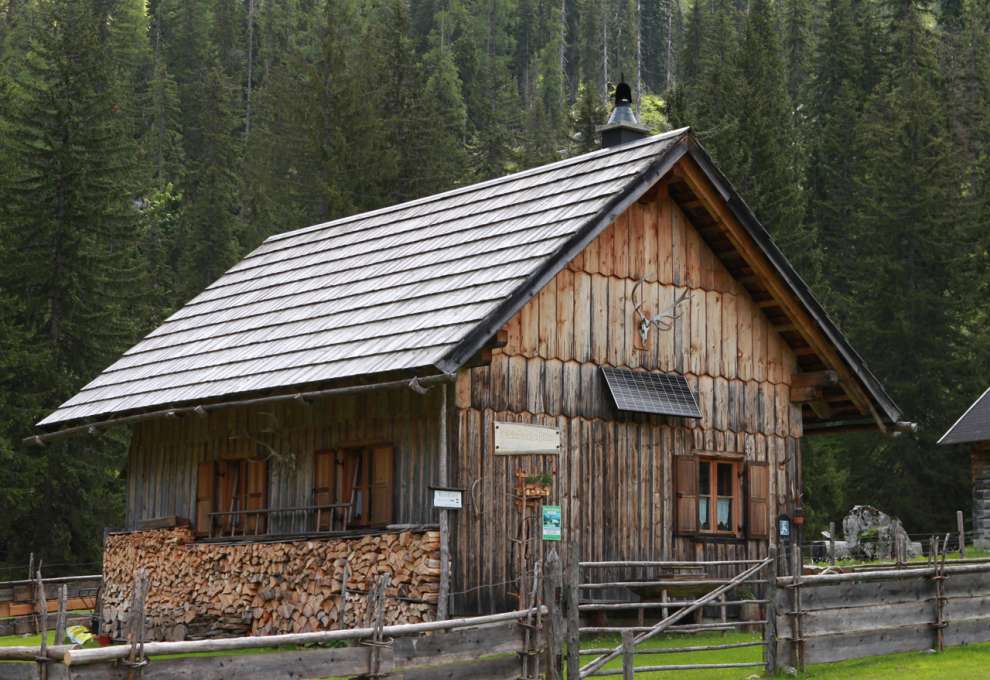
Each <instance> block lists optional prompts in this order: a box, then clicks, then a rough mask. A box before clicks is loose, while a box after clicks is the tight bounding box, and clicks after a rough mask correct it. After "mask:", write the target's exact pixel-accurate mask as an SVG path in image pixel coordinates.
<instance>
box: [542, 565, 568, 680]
mask: <svg viewBox="0 0 990 680" xmlns="http://www.w3.org/2000/svg"><path fill="white" fill-rule="evenodd" d="M562 580H563V573H562V568H561V564H560V556H559V555H558V554H557V551H556V550H553V549H551V550H550V554H549V555H547V559H546V564H545V565H544V567H543V603H544V604H545V605H546V606H547V609H548V611H549V613H548V615H547V623H546V626H545V628H544V631H545V633H544V645H545V646H546V660H547V671H546V680H560V678H561V671H562V667H561V654H560V648H561V643H562V633H563V630H564V616H563V612H562V611H561V604H562V602H561V599H562V597H561V596H562V593H561V582H562Z"/></svg>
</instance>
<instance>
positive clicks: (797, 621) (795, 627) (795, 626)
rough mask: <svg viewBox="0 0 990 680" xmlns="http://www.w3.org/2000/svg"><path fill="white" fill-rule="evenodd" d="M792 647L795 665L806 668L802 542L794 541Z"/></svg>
mask: <svg viewBox="0 0 990 680" xmlns="http://www.w3.org/2000/svg"><path fill="white" fill-rule="evenodd" d="M791 569H792V571H793V573H792V574H791V588H792V591H791V608H792V611H791V649H792V652H791V654H792V657H793V661H794V667H795V668H797V669H798V671H803V670H804V654H803V652H804V649H803V644H802V642H803V640H802V639H801V572H802V571H803V567H802V565H801V544H800V543H799V542H798V541H796V540H795V541H794V542H793V544H792V545H791Z"/></svg>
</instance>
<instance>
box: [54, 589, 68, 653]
mask: <svg viewBox="0 0 990 680" xmlns="http://www.w3.org/2000/svg"><path fill="white" fill-rule="evenodd" d="M68 601H69V586H68V585H66V584H64V583H63V584H62V587H61V588H59V589H58V615H57V616H56V618H55V644H56V645H64V644H65V616H66V611H65V610H66V607H67V605H68Z"/></svg>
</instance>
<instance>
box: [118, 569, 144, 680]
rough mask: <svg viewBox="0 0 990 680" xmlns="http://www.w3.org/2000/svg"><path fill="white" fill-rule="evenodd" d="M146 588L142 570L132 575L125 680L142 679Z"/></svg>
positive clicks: (124, 663)
mask: <svg viewBox="0 0 990 680" xmlns="http://www.w3.org/2000/svg"><path fill="white" fill-rule="evenodd" d="M147 588H148V579H147V574H146V572H145V571H144V569H139V570H138V572H137V574H135V575H134V591H133V593H132V594H131V609H130V611H129V612H128V613H127V642H128V644H130V646H131V650H130V653H129V654H128V656H127V660H126V661H124V662H123V665H124V666H125V667H126V668H127V680H134V677H135V675H137V677H143V673H141V672H140V669H141V668H143V667H144V666H145V664H146V663H147V661H146V660H145V658H144V601H145V595H146V590H147ZM135 671H138V674H135Z"/></svg>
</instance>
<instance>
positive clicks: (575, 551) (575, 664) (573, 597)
mask: <svg viewBox="0 0 990 680" xmlns="http://www.w3.org/2000/svg"><path fill="white" fill-rule="evenodd" d="M580 583H581V547H580V546H579V545H578V542H577V540H576V539H575V538H572V539H571V544H570V555H569V556H568V560H567V578H565V579H564V592H565V593H566V597H567V602H566V603H565V604H566V606H567V678H568V680H576V679H577V678H580V677H581V656H580V649H581V632H580V628H581V614H580V612H579V611H578V604H579V603H580V596H579V595H580V593H579V591H578V585H579V584H580Z"/></svg>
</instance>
